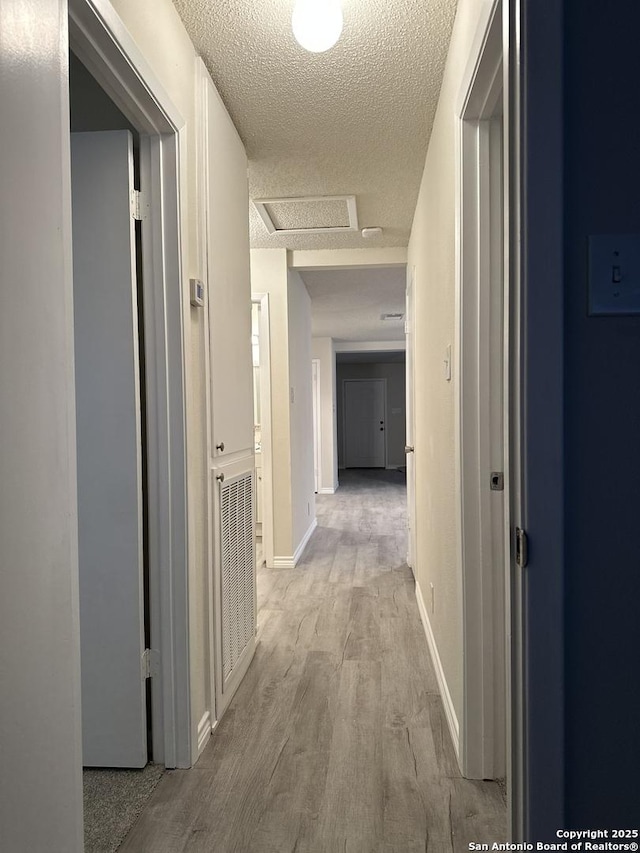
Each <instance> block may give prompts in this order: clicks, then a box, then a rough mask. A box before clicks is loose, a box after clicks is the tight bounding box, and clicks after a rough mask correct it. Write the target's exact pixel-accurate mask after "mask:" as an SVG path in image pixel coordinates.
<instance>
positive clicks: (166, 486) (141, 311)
mask: <svg viewBox="0 0 640 853" xmlns="http://www.w3.org/2000/svg"><path fill="white" fill-rule="evenodd" d="M69 46H70V50H71V51H72V54H71V56H70V66H71V73H70V86H71V91H70V96H71V98H70V99H71V101H72V110H73V113H72V116H71V118H72V127H71V128H70V130H71V131H76V132H77V135H76V134H75V133H72V147H73V148H74V153H73V164H72V165H73V196H74V198H73V203H74V211H73V212H74V223H73V224H74V233H73V235H72V237H73V242H74V266H75V270H74V272H75V273H76V275H75V280H74V291H75V302H76V323H75V328H76V349H77V351H78V352H79V353H80V354H81V358H80V359H78V358H77V359H76V369H77V374H78V372H79V374H82V371H84V373H85V375H80V376H79V375H77V378H76V382H77V385H78V402H79V405H78V445H79V446H78V474H79V494H80V493H81V492H82V491H83V489H84V493H85V494H86V502H85V504H84V506H83V503H82V498H81V505H80V509H81V511H82V510H83V509H86V510H87V512H89V510H91V512H90V513H89V514H92V518H91V520H90V523H87V524H85V525H84V532H83V527H82V520H80V523H79V526H80V550H81V566H80V572H81V586H82V574H83V565H82V548H83V539H84V542H85V546H87V547H86V548H85V555H86V554H88V553H90V549H89V546H88V545H87V543H89V542H90V540H91V539H92V537H94V534H95V537H94V538H97V539H103V540H104V542H105V543H106V545H107V546H108V547H110V548H113V549H115V548H116V546H118V547H120V548H122V549H124V548H125V547H126V549H127V553H128V557H127V560H128V562H127V561H126V560H125V559H124V558H122V555H121V553H120V552H118V554H117V555H115V553H113V554H112V555H111V562H112V565H113V567H114V575H117V573H118V572H120V573H121V577H120V580H123V579H126V582H124V581H123V583H122V584H115V583H114V578H113V577H111V576H110V574H109V572H108V571H106V570H105V571H104V572H102V573H98V572H95V571H94V570H92V571H91V573H90V574H87V572H86V571H85V576H87V577H91V579H92V580H91V583H90V584H89V586H87V587H86V589H85V591H86V592H87V602H85V603H84V604H85V606H84V611H85V617H84V627H83V626H82V625H81V632H83V631H84V632H85V633H87V632H89V634H92V637H91V640H90V642H91V643H93V646H94V648H95V649H99V646H100V644H101V643H102V642H103V641H104V647H103V649H102V652H101V657H100V656H97V657H96V658H95V660H94V663H95V666H96V668H97V669H98V671H97V672H91V669H92V667H87V666H84V671H85V673H89V674H90V675H91V678H92V679H93V681H94V684H95V688H90V690H94V691H95V694H96V697H95V702H94V703H93V704H94V708H93V710H95V712H96V716H95V720H97V719H98V717H99V715H100V713H102V711H101V709H100V704H101V701H100V694H101V693H102V695H104V692H105V691H106V690H109V689H111V688H112V689H113V691H114V692H116V693H118V695H117V696H111V697H110V701H113V702H114V703H116V704H118V703H120V704H119V705H118V707H119V713H120V712H121V713H120V716H119V724H117V725H116V724H115V723H114V725H113V726H111V728H110V729H109V731H108V732H107V728H106V727H103V726H100V725H99V726H97V727H94V728H93V730H91V718H90V715H89V714H87V715H85V714H84V710H85V708H88V707H89V706H88V705H86V704H85V702H84V694H83V705H84V708H83V717H85V720H83V727H85V728H86V729H87V731H86V732H85V738H84V740H85V763H89V764H91V765H93V766H111V767H131V766H136V767H141V766H144V764H145V763H146V761H147V759H148V758H150V757H152V758H153V760H154V762H156V763H157V764H162V765H165V766H167V767H189V766H190V765H191V763H192V750H191V733H190V710H189V701H190V700H189V656H188V620H187V612H188V611H187V605H188V601H187V537H186V531H187V501H186V453H185V435H184V423H185V417H184V413H185V378H184V371H185V364H184V358H183V352H184V351H185V343H184V340H183V334H184V331H183V330H184V323H183V312H184V301H183V298H182V275H181V243H180V233H179V205H178V198H179V177H178V176H179V172H180V170H179V166H178V158H179V135H180V131H181V129H182V128H183V126H184V121H183V119H182V117H181V116H180V115H179V114H178V112H177V111H176V109H175V107H174V106H173V104H172V103H171V101H170V99H169V98H168V96H167V95H166V93H165V92H164V90H163V89H162V87H161V85H160V84H159V82H158V81H157V80H156V78H155V76H154V75H153V73H152V72H151V69H150V68H149V67H148V65H147V63H146V61H145V60H144V58H143V57H142V55H141V54H140V52H139V49H138V48H137V46H136V45H135V43H134V42H133V40H132V39H131V37H130V36H129V34H128V33H127V31H126V30H125V28H124V27H123V26H122V22H121V21H120V19H119V18H118V16H117V14H116V13H115V11H113V10H112V9H111V7H109V8H108V9H102V10H101V11H100V12H98V11H97V10H96V8H95V6H94V4H93V3H91V2H89V0H71V1H70V3H69ZM110 170H111V171H110ZM107 173H109V174H110V175H112V178H113V179H112V180H107V178H106V175H107ZM101 179H102V182H103V186H102V187H100V186H99V183H100V180H101ZM137 188H139V189H140V190H141V192H140V194H138V193H137V192H135V190H136V189H137ZM107 194H108V196H109V199H110V200H111V202H113V204H114V205H116V206H118V213H117V215H116V214H115V213H114V212H113V211H108V210H107ZM116 197H117V199H116ZM85 213H86V217H85ZM83 228H84V229H85V231H86V234H83ZM85 236H86V240H87V243H86V246H84V247H83V237H85ZM90 245H92V246H93V250H95V251H93V250H91V251H85V252H84V257H83V248H85V249H88V248H89V246H90ZM76 255H77V257H76ZM117 263H119V264H120V268H119V269H118V270H117V271H116V270H115V267H113V268H111V265H113V264H117ZM99 266H100V267H102V268H101V269H100V271H99V275H98V267H99ZM105 282H107V283H108V284H109V286H108V287H107V286H105ZM115 282H117V284H115ZM116 291H119V295H118V296H117V298H116ZM102 303H103V304H102ZM102 307H103V308H104V309H105V310H101V308H102ZM120 345H121V346H120ZM107 386H108V387H109V389H110V391H109V393H111V394H112V395H113V400H115V401H116V404H115V407H114V408H113V409H110V410H109V411H108V412H103V416H102V417H100V415H99V412H100V411H101V409H100V407H101V406H102V407H103V408H104V405H105V399H106V396H107V395H106V391H105V389H106V388H107ZM81 400H82V401H81ZM80 401H81V402H80ZM123 401H124V402H123ZM81 413H82V417H83V418H85V420H84V421H83V422H82V423H80V417H81ZM125 422H126V428H125ZM92 424H93V426H92ZM119 428H122V436H121V437H120V438H119V437H118V434H117V430H118V429H119ZM81 436H84V438H82V437H81ZM82 442H83V445H82V446H81V443H82ZM107 444H110V447H111V449H112V455H111V456H110V457H109V456H108V454H104V453H103V450H105V448H106V446H107ZM125 444H126V447H125ZM83 454H84V459H85V465H83V463H82V455H83ZM126 454H128V462H127V464H124V456H125V455H126ZM92 456H94V457H95V458H94V459H92ZM99 457H100V458H101V468H100V471H97V470H96V471H95V472H92V477H91V478H89V477H88V474H89V467H88V465H87V464H86V460H87V459H89V460H90V461H91V464H94V466H95V464H97V459H98V458H99ZM109 458H110V459H112V460H114V461H115V464H114V465H113V467H111V466H110V465H109V461H108V460H109ZM98 467H99V466H98ZM116 468H117V469H118V470H117V471H116ZM93 475H95V476H93ZM83 477H85V478H86V479H87V482H86V483H85V484H84V486H83V487H81V479H82V478H83ZM127 477H128V480H127ZM89 480H91V481H92V482H90V481H89ZM125 481H126V494H127V498H126V500H125V501H124V504H121V501H123V500H124V499H123V497H122V496H123V491H122V489H123V488H124V486H123V484H124V483H125ZM100 502H102V503H100ZM107 513H109V514H110V515H109V517H107ZM111 516H112V518H111ZM85 520H86V519H85ZM111 521H112V522H113V524H111ZM120 524H126V526H127V528H126V531H125V530H124V528H122V527H120V526H119V525H120ZM94 553H95V549H94ZM105 562H106V563H108V562H109V560H108V559H107V560H105ZM92 564H93V563H92V560H91V559H87V560H85V567H84V568H85V569H87V568H88V567H90V566H91V565H92ZM127 566H128V568H127ZM92 584H93V588H91V585H92ZM116 586H117V587H118V589H115V588H114V587H116ZM119 595H120V598H118V596H119ZM92 598H93V603H91V599H92ZM106 602H108V606H107V605H106ZM91 607H93V608H94V612H95V613H96V614H100V619H99V620H98V619H96V620H95V621H94V622H93V624H92V620H91V618H90V614H91V612H92V610H91ZM82 611H83V607H82V606H81V613H80V617H81V623H82V621H83V612H82ZM107 611H108V613H109V614H110V615H111V619H109V618H105V617H106V616H107V615H108V614H107ZM87 614H89V615H87ZM92 629H94V630H92ZM125 636H126V637H127V645H126V649H125V648H116V646H117V644H118V642H120V641H122V642H124V638H125ZM85 640H86V637H83V641H82V643H81V645H82V646H83V647H85V648H88V646H87V644H86V643H85V642H84V641H85ZM81 654H82V656H83V657H84V656H85V651H84V648H83V649H82V650H81ZM87 660H89V657H87ZM125 669H126V670H127V673H128V675H126V677H125V675H124V670H125ZM107 682H108V683H107ZM83 691H84V686H83ZM104 704H105V705H106V704H107V703H106V702H105V703H104ZM95 720H94V722H95ZM132 720H135V724H132V723H131V721H132ZM127 739H128V740H129V742H128V745H126V746H125V741H127ZM90 741H93V743H92V745H91V749H94V748H95V754H94V755H93V757H91V756H90V748H89V742H90ZM133 741H135V748H134V747H133V746H132V743H133ZM134 752H135V755H134Z"/></svg>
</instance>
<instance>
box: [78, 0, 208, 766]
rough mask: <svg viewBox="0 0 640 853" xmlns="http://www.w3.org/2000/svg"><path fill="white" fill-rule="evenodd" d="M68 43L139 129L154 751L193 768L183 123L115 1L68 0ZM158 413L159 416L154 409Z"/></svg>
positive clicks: (170, 761) (156, 757)
mask: <svg viewBox="0 0 640 853" xmlns="http://www.w3.org/2000/svg"><path fill="white" fill-rule="evenodd" d="M69 40H70V46H71V48H72V49H73V50H74V52H75V53H76V54H77V55H78V57H79V58H80V59H81V60H82V62H83V63H84V64H85V65H86V66H87V67H88V68H89V70H90V72H91V73H92V75H93V76H94V77H95V78H96V80H97V81H98V83H99V84H100V85H101V86H102V87H103V88H104V89H105V91H106V92H107V93H108V94H109V95H110V97H111V98H112V99H113V100H114V102H115V103H116V104H117V106H118V107H120V109H121V110H122V112H123V113H124V115H125V116H127V118H128V119H129V120H130V121H131V123H132V124H133V126H134V127H136V129H138V130H139V131H140V132H141V151H140V157H141V173H142V180H143V181H144V182H145V184H146V185H147V191H148V195H147V198H148V200H149V207H148V209H149V215H148V216H146V217H145V218H144V219H143V222H142V229H143V269H144V271H145V272H144V274H143V276H142V281H143V288H144V306H145V313H144V324H145V354H146V359H145V361H146V374H147V376H146V389H147V411H148V413H149V416H148V422H147V446H148V475H147V481H148V494H149V541H148V547H149V564H150V567H151V569H150V597H151V608H150V609H151V645H152V648H154V649H156V650H158V651H159V652H160V673H159V675H158V676H157V677H155V678H152V679H151V691H152V708H153V711H152V720H153V751H154V760H156V761H158V762H161V763H164V764H165V766H167V767H190V766H191V763H192V759H193V755H192V739H191V696H190V664H189V612H188V608H189V595H188V547H189V539H188V531H189V526H188V525H189V518H188V505H187V462H186V460H187V446H186V442H187V438H186V386H187V381H186V376H185V371H186V363H185V358H184V352H185V350H187V351H188V345H187V344H186V343H185V335H186V334H187V330H186V329H185V327H184V316H183V309H184V299H183V278H182V272H183V257H182V253H183V251H184V246H183V244H182V240H181V222H182V221H183V218H182V214H183V210H182V202H183V199H184V197H183V196H181V193H180V181H181V179H182V177H183V175H184V162H183V152H186V144H185V137H184V126H185V122H184V119H183V117H182V116H181V115H180V113H179V112H178V111H177V109H176V108H175V106H174V104H173V103H172V101H171V99H170V98H169V97H168V95H167V93H166V91H165V89H164V88H163V87H162V85H161V84H160V82H159V81H158V79H157V78H156V77H155V75H154V74H153V72H152V71H151V68H150V66H149V65H148V63H147V61H146V60H145V58H144V56H143V55H142V53H141V52H140V50H139V48H138V47H137V45H136V43H135V42H134V41H133V39H132V38H131V36H130V34H129V32H128V31H127V29H126V27H125V26H124V24H123V23H122V21H121V19H120V18H119V17H118V15H117V13H116V12H115V10H114V9H113V7H112V6H111V4H110V3H109V2H107V0H70V2H69ZM154 413H155V417H153V414H154Z"/></svg>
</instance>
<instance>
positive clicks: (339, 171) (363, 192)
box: [174, 0, 455, 249]
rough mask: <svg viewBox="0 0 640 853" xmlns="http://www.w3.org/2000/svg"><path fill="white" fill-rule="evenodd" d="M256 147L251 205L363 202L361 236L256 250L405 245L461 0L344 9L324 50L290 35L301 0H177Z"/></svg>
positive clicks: (256, 228)
mask: <svg viewBox="0 0 640 853" xmlns="http://www.w3.org/2000/svg"><path fill="white" fill-rule="evenodd" d="M174 4H175V6H176V8H177V10H178V12H179V14H180V16H181V17H182V20H183V21H184V23H185V26H186V28H187V30H188V32H189V34H190V36H191V38H192V39H193V41H194V44H195V46H196V49H197V50H198V51H199V53H200V54H201V55H202V57H203V59H204V61H205V63H206V64H207V67H208V68H209V71H210V72H211V75H212V77H213V80H214V82H215V84H216V86H217V88H218V90H219V92H220V94H221V96H222V98H223V100H224V102H225V104H226V106H227V109H228V110H229V112H230V114H231V117H232V118H233V121H234V123H235V125H236V127H237V129H238V131H239V133H240V136H241V137H242V139H243V141H244V143H245V146H246V148H247V154H248V157H249V189H250V194H251V197H252V198H261V197H262V198H269V197H271V198H272V197H274V196H309V195H349V194H353V195H355V196H356V199H357V205H358V220H359V225H360V228H364V227H371V226H381V227H382V228H383V229H384V231H383V234H382V236H380V237H376V238H374V239H372V240H367V241H366V242H365V241H364V240H363V238H362V237H361V236H360V234H359V233H358V232H351V233H341V234H316V235H287V236H285V235H277V234H274V235H272V236H269V234H268V233H267V231H266V229H265V226H264V224H263V222H262V220H261V219H260V217H259V216H258V214H257V213H256V211H255V210H254V209H253V205H251V206H250V208H251V209H250V220H251V244H252V246H254V247H265V248H270V247H273V248H276V247H287V248H291V249H323V248H350V247H376V246H405V245H406V244H407V242H408V237H409V230H410V227H411V220H412V217H413V211H414V209H415V203H416V198H417V193H418V187H419V183H420V178H421V175H422V170H423V167H424V160H425V154H426V148H427V142H428V138H429V133H430V131H431V125H432V122H433V117H434V114H435V109H436V105H437V100H438V95H439V92H440V84H441V79H442V72H443V68H444V62H445V58H446V54H447V50H448V46H449V38H450V35H451V26H452V23H453V17H454V13H455V0H343V15H344V28H343V32H342V37H341V38H340V41H339V42H338V44H337V45H336V46H335V47H334V48H332V49H331V50H329V51H328V52H326V53H322V54H311V53H307V52H306V51H305V50H304V49H303V48H301V47H300V46H299V45H298V44H297V42H296V41H295V40H294V37H293V34H292V32H291V12H292V9H293V0H174Z"/></svg>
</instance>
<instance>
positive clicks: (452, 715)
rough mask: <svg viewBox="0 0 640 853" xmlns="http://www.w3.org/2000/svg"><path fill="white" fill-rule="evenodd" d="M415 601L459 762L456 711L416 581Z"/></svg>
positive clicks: (458, 731)
mask: <svg viewBox="0 0 640 853" xmlns="http://www.w3.org/2000/svg"><path fill="white" fill-rule="evenodd" d="M416 600H417V602H418V611H419V613H420V621H421V622H422V627H423V628H424V633H425V637H426V638H427V645H428V646H429V653H430V654H431V660H432V661H433V668H434V669H435V671H436V678H437V680H438V687H439V688H440V696H441V698H442V705H443V707H444V715H445V717H446V718H447V724H448V726H449V733H450V735H451V740H452V741H453V748H454V749H455V751H456V755H457V756H458V760H459V759H460V726H459V724H458V717H457V716H456V710H455V708H454V707H453V700H452V699H451V693H450V692H449V685H448V684H447V678H446V676H445V674H444V667H443V666H442V661H441V660H440V655H439V654H438V646H437V644H436V638H435V637H434V635H433V631H432V629H431V623H430V622H429V617H428V615H427V608H426V607H425V604H424V598H423V597H422V590H421V589H420V584H419V583H418V581H416Z"/></svg>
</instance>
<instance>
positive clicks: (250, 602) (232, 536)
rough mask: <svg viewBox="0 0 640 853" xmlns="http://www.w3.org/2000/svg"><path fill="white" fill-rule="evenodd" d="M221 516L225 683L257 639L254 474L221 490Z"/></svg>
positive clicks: (227, 483)
mask: <svg viewBox="0 0 640 853" xmlns="http://www.w3.org/2000/svg"><path fill="white" fill-rule="evenodd" d="M220 516H221V517H220V530H221V543H220V545H221V551H222V566H221V569H222V571H221V580H222V669H223V681H226V680H227V679H228V678H229V676H230V675H231V674H232V673H233V669H234V667H235V665H236V663H237V662H238V660H239V659H240V657H241V655H242V652H243V651H244V649H245V648H246V646H247V644H248V643H249V642H251V641H252V640H253V637H254V636H255V626H256V613H255V572H254V563H255V554H254V539H253V472H252V471H248V472H245V473H243V474H240V475H239V476H237V477H233V478H229V479H227V480H225V481H224V483H223V484H222V486H221V489H220Z"/></svg>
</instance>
